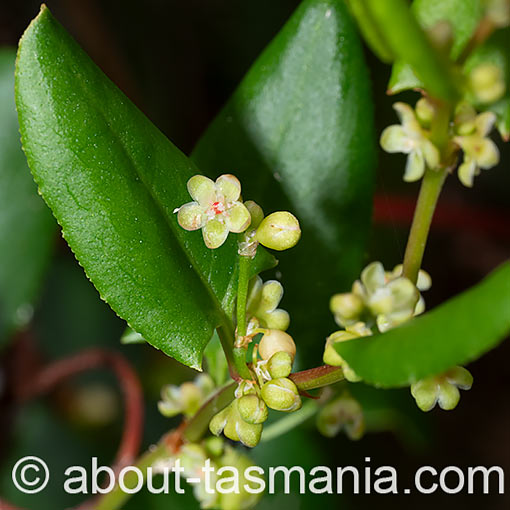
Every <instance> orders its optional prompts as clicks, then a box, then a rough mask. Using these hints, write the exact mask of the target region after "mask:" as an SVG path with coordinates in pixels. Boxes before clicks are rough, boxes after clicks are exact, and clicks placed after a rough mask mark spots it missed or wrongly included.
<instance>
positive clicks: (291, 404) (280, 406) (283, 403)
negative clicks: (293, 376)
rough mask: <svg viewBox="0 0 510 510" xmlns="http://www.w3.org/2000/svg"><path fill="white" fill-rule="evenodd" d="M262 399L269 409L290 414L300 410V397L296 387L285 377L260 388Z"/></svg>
mask: <svg viewBox="0 0 510 510" xmlns="http://www.w3.org/2000/svg"><path fill="white" fill-rule="evenodd" d="M261 393H262V398H263V399H264V402H265V403H266V404H267V405H268V407H270V408H271V409H276V410H277V411H286V412H292V411H297V410H298V409H300V408H301V397H300V396H299V393H298V389H297V387H296V385H295V384H294V383H293V382H292V381H291V380H290V379H287V378H286V377H282V378H280V379H273V380H272V381H268V382H266V383H265V384H264V386H262V390H261Z"/></svg>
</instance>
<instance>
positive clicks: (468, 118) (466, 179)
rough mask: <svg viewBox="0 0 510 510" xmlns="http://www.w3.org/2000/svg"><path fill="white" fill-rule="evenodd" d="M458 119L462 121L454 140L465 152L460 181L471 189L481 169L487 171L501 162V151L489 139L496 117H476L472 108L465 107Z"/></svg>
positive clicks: (488, 113)
mask: <svg viewBox="0 0 510 510" xmlns="http://www.w3.org/2000/svg"><path fill="white" fill-rule="evenodd" d="M457 119H461V120H460V121H458V124H457V126H456V130H457V132H458V133H459V135H457V136H455V137H454V138H453V140H454V141H455V143H456V144H457V145H458V146H459V147H460V148H461V149H462V150H463V151H464V160H463V162H462V164H461V165H460V167H459V170H458V175H459V180H460V182H462V184H464V186H467V187H468V188H471V187H472V186H473V179H474V177H475V176H476V175H479V174H480V169H484V170H487V169H489V168H492V167H493V166H495V165H497V164H498V162H499V150H498V148H497V146H496V144H495V143H494V142H493V141H492V140H491V139H490V138H488V137H487V135H488V134H489V133H490V131H491V129H492V126H493V125H494V122H496V115H495V114H494V113H492V112H483V113H480V114H479V115H476V112H475V111H474V110H473V109H472V108H471V110H469V109H468V108H466V107H464V109H463V111H462V114H461V115H458V116H457Z"/></svg>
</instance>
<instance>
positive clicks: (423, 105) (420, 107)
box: [415, 97, 435, 127]
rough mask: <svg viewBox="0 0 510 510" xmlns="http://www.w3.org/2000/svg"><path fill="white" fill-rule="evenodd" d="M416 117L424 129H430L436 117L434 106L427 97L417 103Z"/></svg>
mask: <svg viewBox="0 0 510 510" xmlns="http://www.w3.org/2000/svg"><path fill="white" fill-rule="evenodd" d="M415 110H416V117H418V120H419V121H420V124H421V125H422V126H423V127H429V126H430V123H431V122H432V119H433V118H434V115H435V110H434V105H433V104H432V103H431V102H430V101H429V100H428V99H427V98H425V97H422V98H421V99H419V100H418V102H417V103H416V108H415Z"/></svg>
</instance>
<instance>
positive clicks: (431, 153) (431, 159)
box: [421, 138, 441, 170]
mask: <svg viewBox="0 0 510 510" xmlns="http://www.w3.org/2000/svg"><path fill="white" fill-rule="evenodd" d="M421 150H422V152H423V156H424V157H425V161H426V162H427V166H428V167H429V168H431V169H432V170H434V169H435V168H437V167H438V166H439V160H440V157H441V156H440V154H439V150H438V149H437V147H436V146H435V145H434V144H433V143H432V142H431V141H430V140H429V139H427V138H425V139H424V140H423V142H422V144H421Z"/></svg>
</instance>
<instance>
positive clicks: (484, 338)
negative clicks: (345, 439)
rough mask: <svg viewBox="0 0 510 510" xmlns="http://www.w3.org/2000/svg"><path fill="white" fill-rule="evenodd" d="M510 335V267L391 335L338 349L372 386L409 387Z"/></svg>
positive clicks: (500, 270) (368, 339)
mask: <svg viewBox="0 0 510 510" xmlns="http://www.w3.org/2000/svg"><path fill="white" fill-rule="evenodd" d="M509 332H510V263H508V262H506V263H505V264H503V265H502V266H500V267H499V268H498V269H496V270H495V271H494V272H493V273H491V274H490V275H489V276H488V277H487V278H485V279H484V280H483V281H482V282H481V283H480V284H478V285H476V286H475V287H473V288H471V289H469V290H467V291H466V292H464V293H462V294H460V295H458V296H456V297H454V298H453V299H451V300H449V301H447V302H446V303H444V304H442V305H441V306H438V307H437V308H435V309H434V310H432V311H430V312H427V313H425V314H424V315H422V316H420V317H418V318H416V319H413V320H412V321H410V322H408V323H406V324H403V325H402V326H399V327H398V328H395V329H392V330H390V331H389V332H387V333H384V334H381V335H376V336H373V337H367V338H362V339H359V340H355V341H352V342H342V343H339V344H336V345H335V348H336V350H337V351H338V353H339V354H340V355H341V356H342V357H343V358H344V359H345V360H346V362H347V363H348V364H349V366H350V367H351V368H352V369H353V370H354V371H355V372H356V374H358V375H359V376H360V377H362V378H363V380H364V381H366V382H367V383H369V384H373V385H376V386H381V387H397V386H405V385H409V384H411V383H413V382H415V381H418V380H420V379H423V378H424V377H428V376H431V375H436V374H440V373H442V372H445V371H446V370H448V369H449V368H451V367H453V366H455V365H464V364H465V363H468V362H470V361H473V360H475V359H477V358H478V357H480V356H481V355H482V354H484V353H485V352H487V351H488V350H490V349H492V348H494V347H495V346H496V345H497V344H498V343H499V342H501V341H502V340H503V339H504V338H505V336H507V335H508V333H509Z"/></svg>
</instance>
